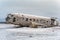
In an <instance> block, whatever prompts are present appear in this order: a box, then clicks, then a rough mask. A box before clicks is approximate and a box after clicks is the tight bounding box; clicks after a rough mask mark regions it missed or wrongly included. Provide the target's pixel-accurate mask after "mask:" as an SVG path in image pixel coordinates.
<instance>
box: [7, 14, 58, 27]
mask: <svg viewBox="0 0 60 40" xmlns="http://www.w3.org/2000/svg"><path fill="white" fill-rule="evenodd" d="M6 23H9V24H14V25H19V26H20V27H23V26H24V27H32V28H37V27H43V28H46V27H53V26H58V21H57V20H56V18H54V17H51V18H50V17H43V16H36V15H30V14H23V13H10V14H8V15H7V17H6Z"/></svg>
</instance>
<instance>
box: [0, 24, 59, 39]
mask: <svg viewBox="0 0 60 40" xmlns="http://www.w3.org/2000/svg"><path fill="white" fill-rule="evenodd" d="M14 27H15V25H11V24H0V40H60V27H52V28H27V27H23V28H14Z"/></svg>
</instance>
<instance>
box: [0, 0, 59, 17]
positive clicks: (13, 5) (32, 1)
mask: <svg viewBox="0 0 60 40" xmlns="http://www.w3.org/2000/svg"><path fill="white" fill-rule="evenodd" d="M15 12H18V13H27V14H33V15H39V16H47V17H58V18H59V17H60V15H59V14H60V0H0V18H4V17H5V16H6V15H7V14H8V13H15Z"/></svg>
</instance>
